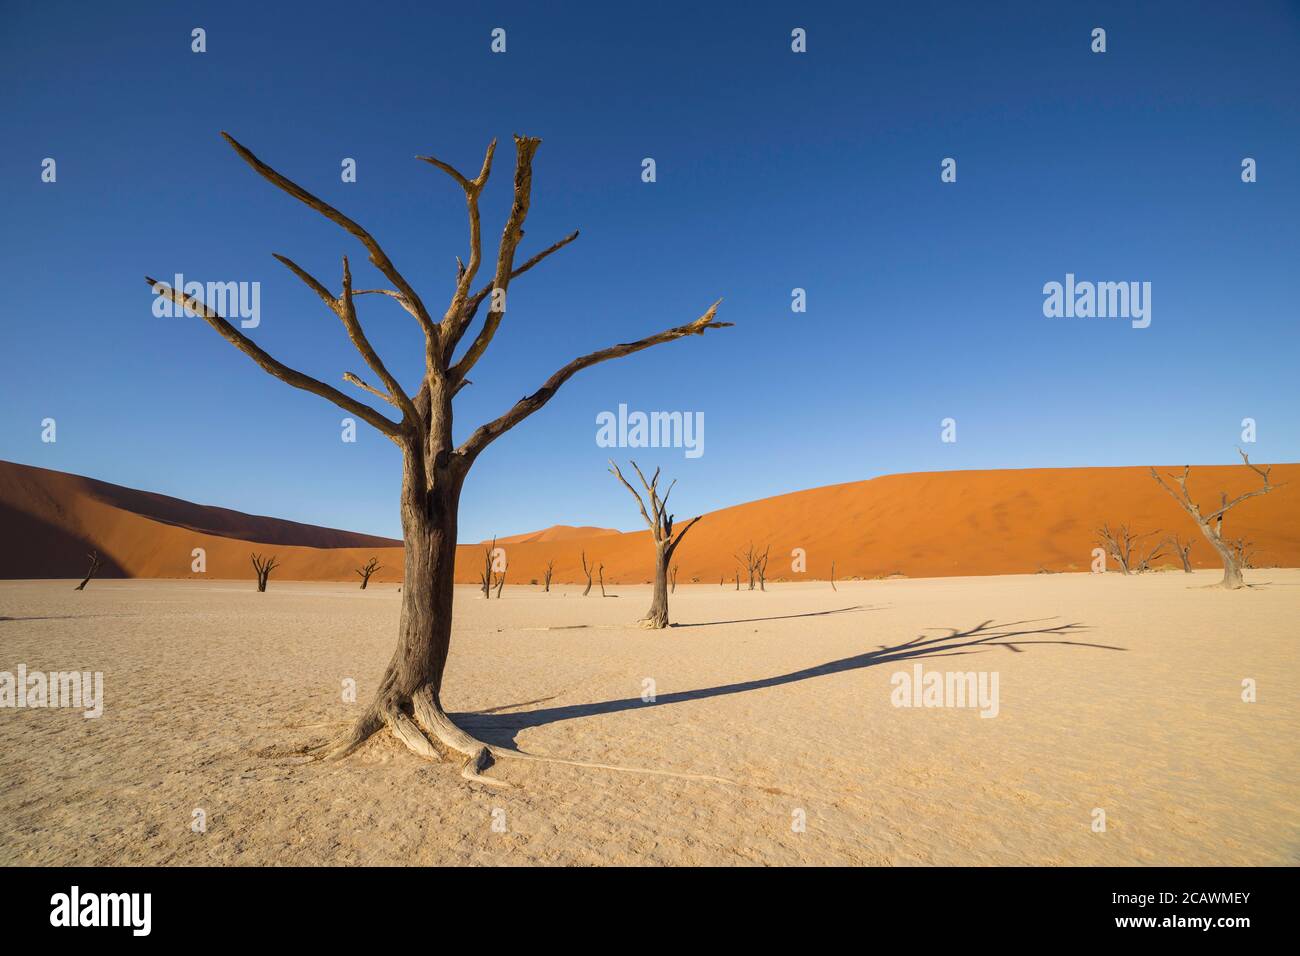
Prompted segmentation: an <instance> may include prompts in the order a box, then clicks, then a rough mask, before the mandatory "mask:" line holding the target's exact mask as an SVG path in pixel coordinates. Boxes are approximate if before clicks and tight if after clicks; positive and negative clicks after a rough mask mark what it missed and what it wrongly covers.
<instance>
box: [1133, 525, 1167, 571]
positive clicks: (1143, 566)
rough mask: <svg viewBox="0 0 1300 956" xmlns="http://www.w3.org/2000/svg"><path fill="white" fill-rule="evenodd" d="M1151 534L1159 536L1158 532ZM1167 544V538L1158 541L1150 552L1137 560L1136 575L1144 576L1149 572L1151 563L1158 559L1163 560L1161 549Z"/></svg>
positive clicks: (1163, 554) (1163, 553)
mask: <svg viewBox="0 0 1300 956" xmlns="http://www.w3.org/2000/svg"><path fill="white" fill-rule="evenodd" d="M1151 533H1152V534H1159V533H1160V532H1159V531H1153V532H1151ZM1168 543H1169V539H1168V538H1161V539H1160V540H1159V541H1157V542H1156V544H1155V546H1154V547H1153V548H1152V549H1151V550H1150V551H1148V552H1147V553H1146V555H1145V556H1143V557H1142V558H1141V559H1139V560H1138V565H1137V573H1138V574H1145V573H1146V572H1147V571H1150V570H1151V564H1152V562H1154V561H1156V560H1158V559H1160V558H1163V557H1164V556H1165V552H1164V550H1163V549H1164V546H1165V545H1166V544H1168Z"/></svg>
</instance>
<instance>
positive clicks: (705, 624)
mask: <svg viewBox="0 0 1300 956" xmlns="http://www.w3.org/2000/svg"><path fill="white" fill-rule="evenodd" d="M883 610H884V605H881V606H880V607H863V606H862V605H861V604H855V605H853V606H852V607H839V608H835V609H834V610H830V611H805V612H804V613H802V614H776V615H774V616H772V617H745V618H740V619H738V620H735V621H701V622H700V623H698V624H671V625H669V626H670V627H716V626H718V625H719V624H753V623H754V622H756V621H786V620H789V619H790V618H794V617H824V616H825V615H827V614H847V613H849V612H850V611H883Z"/></svg>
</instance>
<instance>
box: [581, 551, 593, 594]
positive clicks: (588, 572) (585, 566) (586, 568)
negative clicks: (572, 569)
mask: <svg viewBox="0 0 1300 956" xmlns="http://www.w3.org/2000/svg"><path fill="white" fill-rule="evenodd" d="M582 573H583V574H585V575H586V576H587V586H586V587H585V588H584V589H583V591H582V596H583V597H586V596H587V595H588V594H590V593H591V565H589V564H588V563H587V552H586V551H584V552H582Z"/></svg>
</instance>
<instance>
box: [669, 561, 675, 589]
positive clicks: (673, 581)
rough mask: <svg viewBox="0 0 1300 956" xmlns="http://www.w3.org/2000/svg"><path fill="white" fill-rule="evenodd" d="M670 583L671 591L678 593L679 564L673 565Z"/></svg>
mask: <svg viewBox="0 0 1300 956" xmlns="http://www.w3.org/2000/svg"><path fill="white" fill-rule="evenodd" d="M669 584H670V585H671V586H670V587H669V591H671V592H672V593H673V594H676V593H677V565H675V564H674V565H673V570H672V573H671V574H670V575H669Z"/></svg>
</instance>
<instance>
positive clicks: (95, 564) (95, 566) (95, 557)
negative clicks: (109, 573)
mask: <svg viewBox="0 0 1300 956" xmlns="http://www.w3.org/2000/svg"><path fill="white" fill-rule="evenodd" d="M86 557H88V558H90V570H89V571H87V572H86V576H85V577H84V578H82V579H81V583H80V584H78V585H77V586H76V587H75V588H73V589H72V590H74V591H84V590H86V585H87V584H89V583H90V579H91V578H93V577H94V576H95V572H96V571H98V570H99V564H100V561H99V552H98V551H91V552H89V553H88V554H87V555H86Z"/></svg>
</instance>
